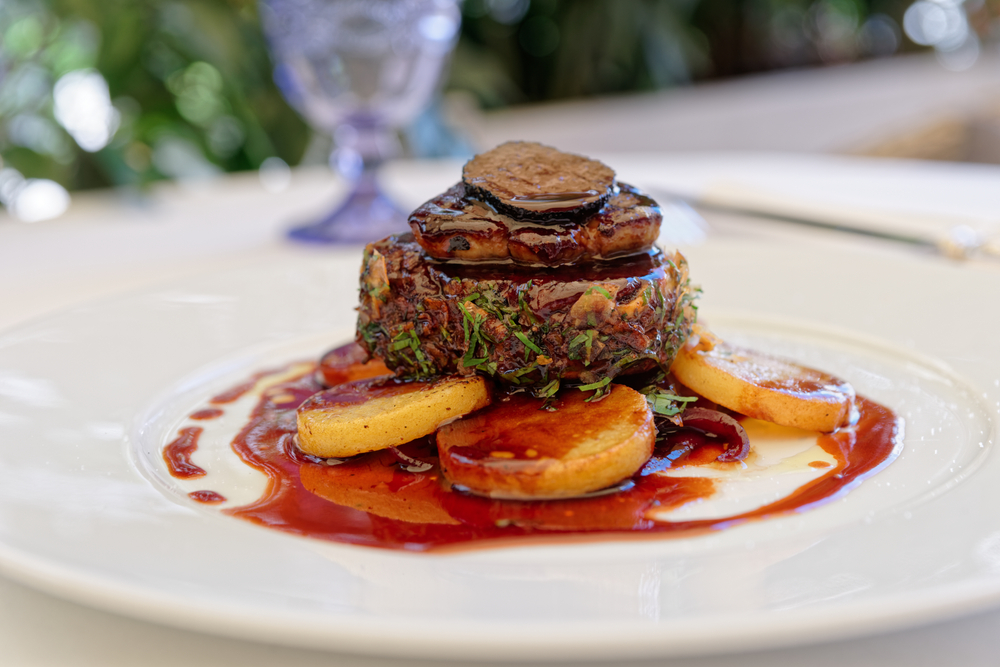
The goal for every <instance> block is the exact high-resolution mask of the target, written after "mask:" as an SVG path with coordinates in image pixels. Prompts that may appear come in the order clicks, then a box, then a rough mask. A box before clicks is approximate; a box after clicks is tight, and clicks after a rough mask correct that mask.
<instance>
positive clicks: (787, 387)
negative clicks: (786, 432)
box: [670, 326, 854, 432]
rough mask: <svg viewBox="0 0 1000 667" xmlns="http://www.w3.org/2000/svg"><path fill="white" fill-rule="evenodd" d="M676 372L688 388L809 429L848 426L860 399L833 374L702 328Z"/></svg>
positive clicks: (678, 361)
mask: <svg viewBox="0 0 1000 667" xmlns="http://www.w3.org/2000/svg"><path fill="white" fill-rule="evenodd" d="M670 371H671V372H672V373H673V374H674V376H675V377H676V378H677V379H678V380H680V382H681V383H682V384H684V385H685V386H687V387H690V388H691V389H692V390H693V391H696V392H698V393H699V394H701V395H702V396H704V397H705V398H707V399H708V400H710V401H714V402H716V403H718V404H719V405H722V406H725V407H727V408H729V409H730V410H735V411H736V412H738V413H740V414H742V415H746V416H747V417H754V418H756V419H763V420H764V421H769V422H773V423H775V424H780V425H781V426H793V427H795V428H801V429H805V430H808V431H823V432H830V431H833V430H834V429H836V428H837V427H838V426H842V425H843V424H845V423H846V422H847V421H848V420H849V418H850V414H851V406H852V405H853V403H854V388H853V387H851V385H850V384H849V383H847V382H844V381H843V380H841V379H839V378H837V377H834V376H833V375H829V374H827V373H823V372H822V371H817V370H815V369H812V368H806V367H805V366H799V365H798V364H795V363H792V362H790V361H785V360H784V359H779V358H777V357H772V356H770V355H767V354H762V353H760V352H754V351H753V350H748V349H746V348H741V347H735V346H733V345H729V344H728V343H726V342H725V341H723V340H722V339H720V338H719V337H718V336H715V335H714V334H712V333H711V332H709V331H708V330H706V329H704V328H702V327H699V326H696V327H695V330H694V333H693V334H692V336H691V338H689V339H688V341H687V343H685V344H684V346H683V347H682V348H681V350H680V352H678V354H677V357H676V359H674V363H673V366H671V368H670Z"/></svg>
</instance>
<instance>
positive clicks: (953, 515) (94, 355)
mask: <svg viewBox="0 0 1000 667" xmlns="http://www.w3.org/2000/svg"><path fill="white" fill-rule="evenodd" d="M690 259H691V264H692V266H693V267H694V273H695V275H696V276H697V278H698V280H700V281H701V282H702V284H703V286H704V288H705V293H706V295H705V297H704V298H703V302H702V303H703V307H702V316H703V317H704V318H705V319H706V320H707V321H709V323H711V324H712V326H713V327H714V328H715V329H717V330H719V331H720V332H722V333H724V334H725V335H726V336H727V337H730V338H734V339H741V340H743V341H746V342H750V343H752V344H754V345H756V346H758V347H761V348H765V349H768V350H772V351H778V352H781V353H783V354H785V355H786V356H791V357H794V358H797V359H800V360H802V361H804V362H807V363H810V364H812V365H815V366H818V367H821V368H824V369H827V370H830V371H834V372H836V373H838V374H840V375H842V376H844V377H846V378H847V379H849V380H850V381H852V382H853V383H854V384H855V386H856V387H857V388H858V390H859V391H860V392H861V393H863V394H866V395H868V396H870V397H871V398H874V399H876V400H878V401H880V402H882V403H885V404H887V405H889V406H891V407H893V408H894V409H895V410H896V411H897V412H898V413H899V414H900V415H901V416H902V417H904V419H905V420H906V437H905V449H904V452H903V454H902V455H901V456H900V457H899V459H898V460H897V461H896V462H894V463H893V464H892V465H890V466H889V467H888V468H887V469H885V470H884V471H882V472H880V473H879V474H878V475H876V476H874V477H872V478H871V479H869V480H868V481H866V482H864V483H863V484H862V485H861V486H860V487H859V488H857V489H855V490H854V491H852V492H851V493H850V494H848V495H847V496H846V497H843V498H840V499H838V500H835V501H833V502H831V503H828V504H826V505H823V506H822V507H819V508H815V509H812V510H809V511H805V512H802V513H798V514H794V515H791V516H786V517H782V518H779V519H772V520H767V521H761V522H757V523H753V524H749V525H744V526H740V527H736V528H731V529H728V530H724V531H720V532H716V533H712V534H709V535H706V536H700V537H694V538H684V539H662V540H660V539H654V540H646V541H629V542H604V543H594V544H575V545H564V546H525V547H514V548H504V549H491V550H482V551H472V552H467V553H458V554H448V555H434V554H429V555H428V554H410V553H399V552H388V551H382V550H376V549H367V548H360V547H350V546H344V545H337V544H329V543H322V542H318V541H313V540H309V539H304V538H297V537H293V536H289V535H285V534H282V533H278V532H275V531H270V530H267V529H263V528H259V527H256V526H253V525H250V524H248V523H245V522H242V521H240V520H237V519H232V518H229V517H226V516H223V515H220V514H219V513H218V512H217V511H215V510H214V509H212V508H210V507H206V506H200V505H197V504H196V503H194V502H191V501H188V500H187V499H186V498H185V497H184V496H183V494H180V493H175V492H173V491H171V487H170V484H171V482H170V481H169V479H163V478H162V477H158V473H157V472H156V465H154V464H152V463H150V461H153V460H155V455H151V452H154V453H155V448H156V447H157V446H158V443H162V438H163V436H164V434H165V433H167V432H168V431H169V430H170V429H171V428H174V427H175V426H176V423H177V420H178V419H179V418H180V416H181V415H183V414H184V411H185V410H189V409H190V408H191V407H192V406H193V405H196V404H197V402H198V401H199V400H201V399H202V398H204V397H205V396H208V395H210V394H211V392H212V391H214V390H216V389H221V388H225V387H226V386H228V385H230V384H232V383H233V382H235V381H238V380H240V379H242V378H243V377H245V376H246V375H247V374H249V373H250V372H252V371H255V370H259V369H262V368H266V367H268V366H271V365H274V364H277V363H283V362H285V361H289V360H292V359H297V358H302V357H310V356H312V355H315V354H317V353H318V352H319V351H321V350H322V349H324V348H325V347H328V346H330V345H332V344H334V343H337V342H341V341H343V340H344V339H345V338H348V337H349V336H350V331H351V326H352V321H353V313H352V310H351V308H352V306H353V305H354V299H355V295H356V292H355V287H354V285H355V281H356V275H357V274H356V270H357V265H356V260H355V259H353V258H351V259H347V260H343V261H342V260H339V259H327V260H322V259H310V260H303V261H302V262H299V263H296V264H286V265H281V266H272V267H267V268H265V269H262V270H260V271H256V272H247V271H244V272H229V273H223V274H217V275H214V276H209V277H204V278H201V279H198V280H194V281H190V282H188V283H185V284H180V285H176V286H174V287H172V288H169V289H163V290H156V291H150V292H146V293H142V294H137V295H134V296H129V297H123V298H119V299H116V300H113V301H107V302H103V303H99V304H94V305H89V306H85V307H80V308H76V309H74V310H72V311H68V312H65V313H63V314H61V315H59V316H56V317H51V318H48V319H45V320H43V321H39V322H36V323H34V324H32V325H29V326H25V327H22V328H20V329H17V330H14V331H10V332H7V333H6V334H4V335H2V336H0V479H2V480H3V481H2V483H0V568H2V570H3V571H4V573H6V574H7V575H9V576H12V577H15V578H18V579H21V580H22V581H25V582H27V583H30V584H33V585H35V586H38V587H39V588H42V589H44V590H47V591H49V592H51V593H54V594H57V595H61V596H65V597H68V598H71V599H74V600H77V601H80V602H83V603H86V604H91V605H94V606H98V607H103V608H107V609H111V610H114V611H118V612H121V613H125V614H131V615H135V616H139V617H142V618H146V619H151V620H154V621H159V622H163V623H167V624H171V625H176V626H180V627H185V628H192V629H197V630H201V631H205V632H213V633H220V634H226V635H232V636H237V637H247V638H253V639H257V640H266V641H274V642H279V643H285V644H291V645H299V646H313V647H325V648H331V649H336V650H340V651H352V652H361V653H377V654H392V655H400V656H436V657H461V658H478V659H486V658H524V657H534V658H552V659H563V660H565V659H572V658H592V659H593V658H611V657H624V656H663V655H677V654H685V653H687V654H690V653H712V652H721V651H735V650H741V649H749V648H755V647H764V646H778V645H788V644H794V643H803V642H809V641H817V640H821V639H832V638H837V637H844V636H849V635H853V634H862V633H871V632H876V631H881V630H885V629H889V628H897V627H902V626H906V625H912V624H915V623H920V622H927V621H931V620H935V619H940V618H944V617H947V616H949V615H954V614H957V613H964V612H969V611H973V610H976V609H980V608H983V607H985V606H987V605H991V604H994V603H995V602H997V601H1000V483H998V480H1000V460H998V456H997V453H996V451H995V448H994V446H993V443H994V438H995V433H994V430H995V426H994V423H995V417H996V414H997V407H998V406H1000V390H998V387H1000V356H998V355H997V345H996V344H995V342H994V340H995V337H996V333H995V332H996V331H998V330H1000V313H998V312H997V309H996V307H995V304H996V303H998V297H1000V274H997V273H990V272H986V271H977V270H975V269H972V268H968V267H960V266H958V265H950V264H944V263H936V262H930V261H921V260H918V259H907V258H903V257H889V256H884V255H876V254H854V253H847V252H841V251H836V250H828V251H824V252H822V253H815V252H814V253H812V254H810V255H808V256H805V255H794V254H792V255H789V254H788V252H787V250H784V251H782V250H779V249H772V248H768V247H764V246H759V247H758V246H737V245H728V244H725V243H714V244H709V245H707V246H705V247H704V248H702V249H699V250H698V251H697V252H692V253H691V257H690Z"/></svg>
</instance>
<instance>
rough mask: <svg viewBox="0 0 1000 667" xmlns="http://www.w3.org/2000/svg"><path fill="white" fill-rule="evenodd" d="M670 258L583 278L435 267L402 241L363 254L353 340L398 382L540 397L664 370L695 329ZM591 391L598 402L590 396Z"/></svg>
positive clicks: (590, 270) (613, 266) (684, 274)
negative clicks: (449, 382) (445, 382)
mask: <svg viewBox="0 0 1000 667" xmlns="http://www.w3.org/2000/svg"><path fill="white" fill-rule="evenodd" d="M695 296H696V290H694V289H693V288H692V287H691V286H690V282H689V279H688V270H687V262H686V261H685V259H684V257H683V256H682V255H681V254H680V253H677V252H675V253H673V254H671V255H667V254H664V253H662V252H660V251H659V250H654V251H651V252H648V253H642V254H640V255H635V256H632V257H628V258H623V259H620V260H615V261H611V262H601V263H596V264H591V265H588V266H587V269H586V271H585V272H584V271H580V270H578V271H574V270H573V269H572V268H569V269H567V268H563V269H558V270H557V269H525V268H523V267H517V266H512V265H492V266H491V265H485V266H484V265H468V264H465V265H463V264H458V263H456V262H439V261H436V260H433V259H431V258H429V257H428V256H427V255H426V254H424V253H423V251H422V249H421V247H420V245H419V244H418V243H417V242H416V241H414V240H413V236H412V235H411V234H402V235H399V236H391V237H389V238H387V239H383V240H381V241H378V242H375V243H372V244H369V245H368V246H367V247H366V248H365V253H364V258H363V263H362V271H361V302H360V306H359V308H358V311H359V313H358V327H357V332H358V333H357V340H358V342H359V343H360V344H361V345H362V346H364V347H365V349H366V350H367V351H368V353H369V354H370V355H372V356H374V357H377V358H380V359H383V360H384V361H385V363H386V365H387V366H389V368H392V369H394V370H395V372H396V373H397V375H399V376H401V377H405V378H429V377H434V376H437V375H447V374H456V373H457V374H471V373H475V372H479V373H483V374H486V375H489V376H491V377H493V378H495V379H497V380H500V381H502V382H505V383H507V384H510V385H517V386H525V387H532V388H533V389H534V391H535V393H536V394H539V395H543V396H544V395H551V394H554V393H555V391H556V390H557V389H558V387H559V384H560V381H562V380H572V381H574V382H578V383H580V384H581V385H582V386H581V388H589V389H597V390H602V389H603V388H605V387H607V386H608V384H609V383H610V382H611V380H612V379H613V378H614V377H615V376H616V375H619V374H621V373H628V372H638V371H644V370H652V369H654V368H656V367H657V366H659V367H660V368H662V369H664V370H666V369H668V368H669V366H670V364H671V362H672V361H673V358H674V356H675V355H676V353H677V350H678V348H679V347H680V346H681V345H682V344H683V342H684V341H685V340H686V339H687V337H688V335H689V334H690V332H691V326H692V324H693V323H694V321H695V315H696V309H695V306H694V303H693V301H694V298H695ZM601 393H602V392H601V391H598V394H597V395H598V396H599V395H600V394H601Z"/></svg>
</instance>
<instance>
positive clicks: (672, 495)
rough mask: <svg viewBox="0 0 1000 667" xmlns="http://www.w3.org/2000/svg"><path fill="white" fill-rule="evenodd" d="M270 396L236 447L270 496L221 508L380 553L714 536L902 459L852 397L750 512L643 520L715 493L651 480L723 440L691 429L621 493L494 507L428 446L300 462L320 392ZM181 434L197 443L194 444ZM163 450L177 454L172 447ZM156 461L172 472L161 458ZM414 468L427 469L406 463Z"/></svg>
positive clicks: (706, 459)
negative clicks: (310, 406)
mask: <svg viewBox="0 0 1000 667" xmlns="http://www.w3.org/2000/svg"><path fill="white" fill-rule="evenodd" d="M277 389H278V388H275V389H272V390H270V391H268V392H266V393H265V395H264V396H263V397H262V398H261V399H260V401H259V402H258V404H257V406H256V407H255V408H254V410H253V412H252V414H251V416H250V419H249V421H248V422H247V424H246V425H245V426H244V427H243V429H242V430H241V431H240V433H239V434H238V435H237V436H236V438H235V439H234V440H233V449H234V450H235V451H236V453H237V454H238V455H239V456H240V457H241V458H242V459H243V460H244V461H245V462H246V463H247V464H249V465H250V466H252V467H254V468H256V469H258V470H260V471H262V472H264V473H265V474H266V475H267V476H268V478H269V480H270V481H269V484H268V488H267V491H266V492H265V493H264V495H263V497H261V498H260V499H259V500H258V501H257V502H254V503H252V504H250V505H246V506H243V507H237V508H232V509H225V510H223V511H224V512H226V513H228V514H230V515H232V516H236V517H240V518H242V519H246V520H248V521H252V522H254V523H257V524H260V525H263V526H267V527H269V528H274V529H277V530H282V531H285V532H289V533H294V534H298V535H305V536H309V537H313V538H317V539H325V540H330V541H334V542H342V543H348V544H359V545H366V546H373V547H381V548H388V549H403V550H410V551H427V550H432V549H442V548H456V547H472V546H479V545H483V544H498V543H505V542H506V541H513V542H515V543H517V542H523V541H525V540H531V541H539V540H551V539H553V538H556V539H559V540H574V539H580V538H585V539H588V540H593V539H600V538H622V537H625V536H628V535H634V534H648V535H660V536H664V537H666V536H681V535H685V534H692V533H694V532H703V531H706V530H714V529H721V528H725V527H729V526H733V525H737V524H739V523H743V522H746V521H750V520H755V519H761V518H765V517H770V516H775V515H779V514H783V513H787V512H795V511H801V510H803V509H805V508H807V507H810V506H812V505H814V504H816V503H819V502H822V501H827V500H830V499H831V498H834V497H837V496H838V495H840V494H842V493H844V492H846V491H847V490H848V489H850V488H852V487H853V486H855V485H857V484H858V483H860V482H861V480H862V479H864V478H865V477H867V476H868V475H870V474H872V473H873V472H875V471H877V470H879V469H880V468H881V467H883V466H885V465H886V464H887V463H888V462H889V461H891V460H892V459H893V458H894V457H895V456H896V455H897V454H898V452H899V443H898V421H897V419H896V417H895V415H894V414H893V413H892V412H891V411H890V410H889V409H887V408H885V407H883V406H881V405H879V404H877V403H874V402H873V401H870V400H868V399H865V398H860V397H859V398H858V399H857V408H858V411H859V414H860V417H859V419H858V422H857V425H856V427H855V428H852V429H844V430H842V431H839V432H837V433H834V434H830V435H821V436H819V438H818V444H819V445H820V446H821V447H822V448H823V449H824V450H825V451H827V452H828V453H829V454H831V455H832V456H833V457H834V458H835V459H836V460H837V464H836V465H835V466H833V467H832V468H831V469H830V470H829V471H827V472H826V474H824V475H823V476H822V477H820V478H818V479H816V480H814V481H812V482H809V483H807V484H805V485H804V486H802V487H800V488H799V489H797V490H796V491H795V492H793V493H792V494H790V495H789V496H787V497H785V498H782V499H780V500H778V501H776V502H774V503H771V504H770V505H767V506H764V507H761V508H758V509H755V510H753V511H750V512H745V513H742V514H738V515H734V516H728V517H723V518H719V519H709V520H700V521H684V522H664V521H657V520H655V519H653V518H651V515H652V513H653V512H655V511H657V510H664V509H669V508H672V507H678V506H680V505H683V504H685V503H688V502H691V501H693V500H697V499H700V498H707V497H709V496H711V495H712V493H713V492H714V489H715V487H714V482H713V481H712V480H711V479H706V478H697V477H690V478H684V477H667V476H663V475H656V474H653V473H655V472H658V471H662V470H666V469H668V468H676V467H678V466H683V465H701V464H705V463H710V462H715V461H716V459H717V458H718V457H719V456H720V455H721V454H722V453H723V452H724V451H725V450H726V445H725V444H716V443H715V442H712V441H711V439H710V436H709V435H707V434H706V433H704V432H701V431H699V430H697V429H680V430H678V431H677V432H675V433H674V434H672V435H671V436H668V437H664V438H661V439H660V441H659V442H658V443H657V447H656V450H655V451H654V453H653V456H652V458H650V460H649V461H648V462H647V463H646V465H645V466H644V467H643V468H642V470H641V471H640V472H639V473H638V474H636V475H635V476H634V477H633V478H632V479H631V480H628V481H627V482H626V483H624V485H620V486H619V487H618V488H619V489H620V490H618V491H615V492H611V493H607V494H605V495H596V496H594V497H588V498H578V499H571V500H550V501H511V500H492V499H489V498H483V497H478V496H473V495H469V494H466V493H463V492H461V491H460V490H457V489H455V488H451V487H450V486H449V485H448V484H447V482H446V480H445V479H444V478H443V477H442V475H441V473H440V467H439V462H438V456H437V448H436V446H435V444H434V442H433V440H432V439H431V438H422V439H420V440H417V441H414V442H411V443H408V444H406V445H403V446H401V447H400V448H398V449H399V451H400V453H401V454H402V456H397V454H396V453H395V452H394V451H393V450H391V449H390V450H383V451H380V452H374V453H371V454H365V455H360V456H357V457H354V458H351V459H346V460H343V461H339V462H338V461H335V460H323V459H319V458H316V457H312V456H309V455H306V454H303V453H302V452H301V451H299V450H298V449H297V448H296V447H295V444H294V443H295V423H296V420H295V409H296V408H297V407H298V405H300V404H301V403H303V402H304V401H306V399H308V398H309V397H311V396H313V395H314V394H315V393H316V392H318V391H320V390H321V389H322V387H321V386H320V385H319V384H318V383H317V381H316V378H315V373H313V372H311V371H310V372H309V373H307V374H305V375H303V376H302V377H300V378H298V379H296V380H292V381H289V382H286V383H284V384H283V385H280V391H276V390H277ZM275 396H280V401H277V400H276V399H275V398H273V397H275ZM556 414H558V413H556ZM184 430H186V429H182V433H183V431H184ZM188 437H189V438H193V442H194V444H195V445H196V444H197V436H188ZM178 440H180V438H178ZM175 442H177V441H175ZM171 447H173V449H177V447H174V443H171V445H168V449H170V448H171ZM525 455H527V454H525ZM164 458H165V460H167V461H168V465H169V462H170V459H169V458H168V457H167V454H166V452H165V453H164ZM414 460H416V461H418V462H421V463H424V464H427V465H421V466H414V465H413V461H414ZM715 465H733V466H739V465H740V464H739V463H732V464H718V463H715ZM424 468H426V469H424Z"/></svg>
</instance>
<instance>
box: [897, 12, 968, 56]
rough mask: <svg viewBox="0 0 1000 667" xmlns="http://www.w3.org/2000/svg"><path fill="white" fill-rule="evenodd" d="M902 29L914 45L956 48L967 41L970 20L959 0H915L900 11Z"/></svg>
mask: <svg viewBox="0 0 1000 667" xmlns="http://www.w3.org/2000/svg"><path fill="white" fill-rule="evenodd" d="M903 29H904V30H905V31H906V34H907V36H908V37H909V38H910V39H912V40H913V41H914V42H916V43H917V44H921V45H923V46H934V47H937V48H942V49H955V48H957V47H959V46H961V45H962V43H963V42H965V41H966V37H967V36H968V34H969V22H968V20H967V19H966V16H965V12H964V11H963V9H962V6H961V3H960V2H949V1H947V0H945V1H940V2H939V1H935V0H917V2H914V3H913V4H912V5H910V6H909V7H908V8H907V10H906V13H905V14H903Z"/></svg>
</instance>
